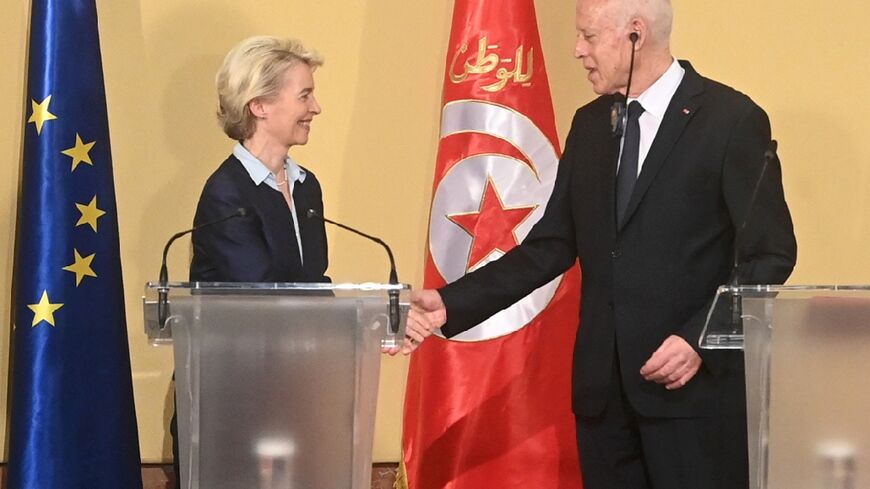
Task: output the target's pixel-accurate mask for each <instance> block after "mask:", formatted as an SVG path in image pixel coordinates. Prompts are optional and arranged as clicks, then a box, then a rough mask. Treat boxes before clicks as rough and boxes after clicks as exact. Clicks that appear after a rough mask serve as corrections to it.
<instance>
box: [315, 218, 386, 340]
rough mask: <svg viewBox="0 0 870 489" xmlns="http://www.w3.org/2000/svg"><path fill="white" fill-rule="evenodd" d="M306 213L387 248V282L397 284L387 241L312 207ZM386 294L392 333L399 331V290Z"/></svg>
mask: <svg viewBox="0 0 870 489" xmlns="http://www.w3.org/2000/svg"><path fill="white" fill-rule="evenodd" d="M306 215H307V216H308V218H309V219H319V220H321V221H323V222H328V223H329V224H332V225H333V226H337V227H340V228H341V229H344V230H345V231H350V232H352V233H354V234H356V235H358V236H362V237H363V238H366V239H368V240H371V241H374V242H375V243H377V244H379V245H381V246H383V247H384V249H385V250H387V256H388V257H389V258H390V279H389V283H390V285H398V284H399V277H398V275H397V274H396V260H395V258H393V250H391V249H390V247H389V245H387V243H385V242H384V240H382V239H381V238H378V237H375V236H372V235H370V234H366V233H364V232H362V231H360V230H358V229H354V228H352V227H350V226H346V225H344V224H342V223H340V222H335V221H333V220H331V219H327V218H326V217H324V216H323V215H321V214H320V213H319V212H317V211H316V210H314V209H308V212H307V213H306ZM387 295H388V296H389V300H390V310H389V314H390V331H392V332H393V333H397V332H398V331H399V318H400V315H399V291H398V290H390V291H389V292H387Z"/></svg>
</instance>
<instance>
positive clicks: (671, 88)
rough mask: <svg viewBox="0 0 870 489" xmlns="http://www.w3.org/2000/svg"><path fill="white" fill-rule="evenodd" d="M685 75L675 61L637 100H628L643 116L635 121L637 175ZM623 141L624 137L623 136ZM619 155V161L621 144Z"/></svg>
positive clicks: (684, 71) (683, 70) (620, 150)
mask: <svg viewBox="0 0 870 489" xmlns="http://www.w3.org/2000/svg"><path fill="white" fill-rule="evenodd" d="M685 74H686V70H685V69H684V68H683V67H682V66H680V63H679V62H677V60H676V59H675V60H674V61H673V63H671V66H669V67H668V69H667V71H665V72H664V74H663V75H662V76H660V77H659V79H658V80H656V81H655V83H653V84H652V85H650V87H649V88H647V89H646V90H644V92H643V93H642V94H640V95H639V96H638V97H637V98H630V99H628V103H631V102H633V101H635V100H637V101H638V102H640V105H641V106H642V107H643V114H641V115H640V119H638V121H637V122H638V124H639V125H640V148H639V150H638V158H637V174H638V175H640V171H641V169H643V162H644V160H646V155H647V154H648V153H649V148H650V146H652V143H653V141H654V140H655V137H656V134H657V133H658V132H659V126H661V125H662V119H664V117H665V111H666V110H667V108H668V105H670V103H671V99H672V98H674V93H676V91H677V88H678V87H679V86H680V82H682V81H683V75H685ZM626 106H627V105H626ZM624 139H625V137H624V136H623V140H624ZM619 155H620V160H621V159H622V143H620V149H619ZM617 161H619V160H617Z"/></svg>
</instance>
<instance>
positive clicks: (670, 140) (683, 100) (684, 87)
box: [614, 61, 704, 231]
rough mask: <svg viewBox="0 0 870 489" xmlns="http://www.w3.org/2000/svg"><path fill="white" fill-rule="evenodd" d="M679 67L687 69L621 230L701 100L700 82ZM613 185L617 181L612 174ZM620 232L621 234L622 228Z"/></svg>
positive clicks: (652, 147) (627, 210)
mask: <svg viewBox="0 0 870 489" xmlns="http://www.w3.org/2000/svg"><path fill="white" fill-rule="evenodd" d="M681 64H682V65H683V68H685V69H686V74H685V75H684V76H683V81H682V82H681V83H680V86H679V87H678V88H677V91H676V92H675V93H674V97H673V98H672V99H671V103H670V104H668V108H667V110H666V111H665V116H664V118H663V119H662V124H661V126H659V130H658V132H657V133H656V137H655V139H654V140H653V143H652V146H650V149H649V153H647V156H646V159H645V160H644V162H643V167H642V168H641V171H640V175H638V179H637V183H636V184H635V186H634V191H633V192H632V194H631V199H630V200H629V201H628V207H627V208H626V211H625V220H624V221H623V224H622V227H625V225H626V224H628V221H630V220H631V217H632V216H633V215H634V213H635V211H637V208H638V206H639V205H640V202H641V201H642V200H643V196H644V195H645V194H646V191H647V190H648V189H649V186H650V185H651V184H652V182H653V180H655V177H656V175H657V174H658V172H659V170H660V169H661V167H662V165H663V164H664V163H665V161H666V160H667V158H668V155H669V154H670V153H671V150H672V149H673V148H674V145H675V144H676V143H677V141H678V140H679V139H680V135H682V133H683V130H684V129H685V128H686V125H687V124H688V123H689V121H690V120H691V119H692V117H693V116H694V115H695V112H696V111H697V110H698V108H699V107H700V106H701V102H702V100H703V97H702V92H703V90H704V86H703V80H702V79H701V77H700V75H698V73H697V72H696V71H695V70H694V69H693V68H692V65H690V64H689V63H688V62H685V61H682V62H681ZM615 181H616V177H615V173H614V182H615ZM619 230H620V231H621V230H622V228H620V229H619Z"/></svg>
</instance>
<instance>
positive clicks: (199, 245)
mask: <svg viewBox="0 0 870 489" xmlns="http://www.w3.org/2000/svg"><path fill="white" fill-rule="evenodd" d="M306 172H307V173H308V174H307V176H306V178H305V181H304V182H296V184H295V185H294V188H293V202H294V203H295V205H296V212H297V216H298V221H299V233H300V234H301V236H302V254H303V256H304V258H305V260H304V263H303V261H302V260H301V259H300V257H299V247H298V245H297V242H296V229H295V228H294V226H293V217H292V215H291V213H290V208H289V207H288V206H287V203H286V202H285V201H284V196H283V195H281V193H280V192H276V191H275V190H274V189H273V188H271V187H269V186H268V185H265V184H261V185H256V184H255V183H254V181H253V180H251V177H250V176H249V175H248V172H247V171H246V170H245V168H244V166H242V163H241V162H240V161H239V160H238V159H237V158H236V157H235V156H233V155H230V157H229V158H227V159H226V161H224V162H223V163H222V164H221V166H220V167H219V168H218V169H217V170H216V171H215V172H214V173H213V174H212V175H211V177H209V179H208V181H206V184H205V188H203V190H202V195H201V196H200V198H199V204H197V208H196V216H195V217H194V219H193V224H194V226H196V225H199V224H202V223H205V222H209V221H213V220H216V219H220V218H221V217H223V216H226V215H229V214H232V213H233V211H235V210H236V209H238V208H240V207H244V208H246V209H247V210H248V215H247V216H246V217H244V218H234V219H230V220H228V221H226V222H222V223H220V224H215V225H213V226H208V227H206V228H203V229H201V230H198V231H194V232H193V238H192V239H193V261H192V262H191V265H190V280H191V281H200V282H328V281H329V277H327V276H326V275H325V273H326V267H327V265H328V260H327V245H326V231H325V229H324V223H323V221H321V220H319V219H318V220H314V219H308V218H307V217H306V214H307V212H308V209H314V210H315V211H317V212H318V213H319V214H320V215H323V197H322V195H321V190H320V183H319V182H318V181H317V178H316V177H315V176H314V174H313V173H311V172H310V171H308V170H306Z"/></svg>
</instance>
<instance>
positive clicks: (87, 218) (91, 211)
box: [76, 195, 106, 233]
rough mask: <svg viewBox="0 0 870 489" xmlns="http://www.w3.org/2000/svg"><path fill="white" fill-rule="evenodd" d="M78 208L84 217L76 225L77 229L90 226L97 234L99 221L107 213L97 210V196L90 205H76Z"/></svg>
mask: <svg viewBox="0 0 870 489" xmlns="http://www.w3.org/2000/svg"><path fill="white" fill-rule="evenodd" d="M76 207H78V209H79V212H81V213H82V217H80V218H79V221H78V222H77V223H76V227H79V226H81V225H82V224H90V225H91V228H92V229H93V230H94V232H95V233H96V232H97V219H99V218H100V217H102V216H103V214H105V213H106V212H105V211H103V210H100V209H98V208H97V196H96V195H94V198H93V199H91V201H90V203H88V204H87V205H85V204H79V203H76Z"/></svg>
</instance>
